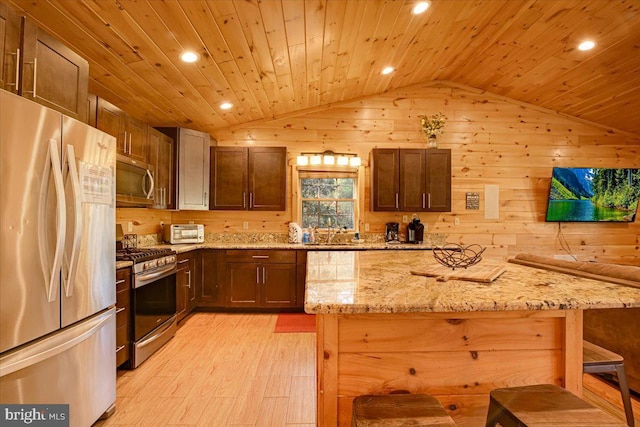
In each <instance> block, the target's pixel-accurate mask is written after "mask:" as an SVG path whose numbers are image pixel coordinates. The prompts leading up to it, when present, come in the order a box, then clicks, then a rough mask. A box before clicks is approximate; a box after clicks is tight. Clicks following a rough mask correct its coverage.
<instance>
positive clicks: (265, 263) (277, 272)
mask: <svg viewBox="0 0 640 427" xmlns="http://www.w3.org/2000/svg"><path fill="white" fill-rule="evenodd" d="M225 260H226V264H225V275H224V277H225V280H226V283H225V285H226V304H225V305H226V306H227V307H245V308H292V307H296V294H297V288H296V285H297V280H296V279H297V270H296V251H281V250H227V251H226V253H225Z"/></svg>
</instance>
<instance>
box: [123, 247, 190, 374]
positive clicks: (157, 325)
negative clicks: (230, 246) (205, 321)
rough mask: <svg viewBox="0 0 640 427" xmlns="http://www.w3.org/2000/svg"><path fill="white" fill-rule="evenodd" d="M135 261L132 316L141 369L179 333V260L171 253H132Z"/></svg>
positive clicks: (134, 361)
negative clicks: (177, 288)
mask: <svg viewBox="0 0 640 427" xmlns="http://www.w3.org/2000/svg"><path fill="white" fill-rule="evenodd" d="M128 251H129V254H128V255H127V259H130V260H131V261H133V263H134V264H133V280H132V288H133V289H132V297H131V312H132V316H133V319H132V324H133V352H132V354H133V357H132V361H131V366H132V367H133V368H137V367H138V366H140V364H141V363H142V362H144V361H145V360H147V359H148V358H149V356H151V355H152V354H153V353H155V352H156V351H157V350H158V349H159V348H160V347H162V346H163V345H164V344H166V343H167V342H168V341H169V340H170V339H171V338H172V337H173V336H174V335H175V332H176V271H177V265H178V264H177V257H176V254H175V252H173V251H171V250H170V249H161V250H155V249H144V248H132V249H129V250H128Z"/></svg>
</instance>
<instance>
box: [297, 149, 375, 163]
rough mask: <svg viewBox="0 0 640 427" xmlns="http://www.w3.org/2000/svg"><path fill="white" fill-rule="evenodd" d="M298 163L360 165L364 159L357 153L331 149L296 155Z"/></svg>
mask: <svg viewBox="0 0 640 427" xmlns="http://www.w3.org/2000/svg"><path fill="white" fill-rule="evenodd" d="M296 165H298V166H308V165H311V166H320V165H325V166H352V167H358V166H360V165H362V159H361V158H360V157H358V156H357V155H356V154H352V153H334V152H333V151H331V150H327V151H325V152H323V153H300V155H299V156H296Z"/></svg>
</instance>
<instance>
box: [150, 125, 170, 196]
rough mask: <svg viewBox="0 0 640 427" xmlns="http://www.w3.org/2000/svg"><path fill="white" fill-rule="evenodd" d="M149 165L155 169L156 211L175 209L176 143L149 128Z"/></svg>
mask: <svg viewBox="0 0 640 427" xmlns="http://www.w3.org/2000/svg"><path fill="white" fill-rule="evenodd" d="M148 139H149V163H150V164H151V166H153V167H154V171H155V176H154V183H155V190H154V196H155V197H154V203H153V205H152V206H151V207H152V208H155V209H175V208H176V197H175V195H176V192H175V181H176V176H175V151H176V150H175V141H174V140H173V138H171V137H170V136H168V135H165V134H164V133H162V132H160V131H158V130H156V129H154V128H151V127H150V128H148Z"/></svg>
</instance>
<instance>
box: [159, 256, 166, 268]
mask: <svg viewBox="0 0 640 427" xmlns="http://www.w3.org/2000/svg"><path fill="white" fill-rule="evenodd" d="M165 263H166V261H165V259H164V258H160V259H159V260H158V267H160V266H163V265H165Z"/></svg>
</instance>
